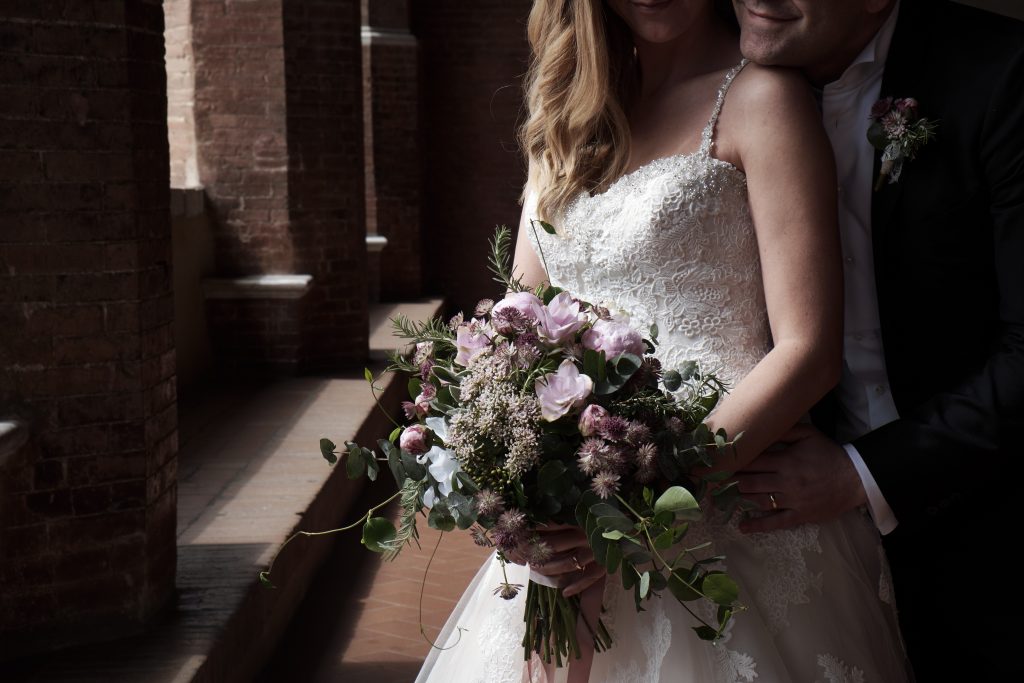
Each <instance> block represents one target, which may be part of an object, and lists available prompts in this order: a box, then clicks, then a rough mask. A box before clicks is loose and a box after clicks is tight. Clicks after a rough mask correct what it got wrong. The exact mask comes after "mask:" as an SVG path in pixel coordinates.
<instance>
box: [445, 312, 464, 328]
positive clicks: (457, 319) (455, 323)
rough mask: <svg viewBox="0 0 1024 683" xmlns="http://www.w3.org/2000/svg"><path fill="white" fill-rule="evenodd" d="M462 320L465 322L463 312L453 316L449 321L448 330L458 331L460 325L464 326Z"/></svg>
mask: <svg viewBox="0 0 1024 683" xmlns="http://www.w3.org/2000/svg"><path fill="white" fill-rule="evenodd" d="M462 320H463V317H462V311H459V312H458V313H456V314H455V315H453V316H452V318H451V320H449V321H448V329H449V330H456V329H458V327H459V325H461V324H462Z"/></svg>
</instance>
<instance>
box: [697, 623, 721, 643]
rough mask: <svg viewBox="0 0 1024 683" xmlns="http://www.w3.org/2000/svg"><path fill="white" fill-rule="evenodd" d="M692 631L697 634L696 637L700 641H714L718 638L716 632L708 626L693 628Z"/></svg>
mask: <svg viewBox="0 0 1024 683" xmlns="http://www.w3.org/2000/svg"><path fill="white" fill-rule="evenodd" d="M693 630H694V631H696V632H697V637H698V638H700V639H701V640H707V641H714V640H715V639H717V638H718V631H716V630H715V629H713V628H711V627H710V626H694V627H693Z"/></svg>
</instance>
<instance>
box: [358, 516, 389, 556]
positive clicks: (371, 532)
mask: <svg viewBox="0 0 1024 683" xmlns="http://www.w3.org/2000/svg"><path fill="white" fill-rule="evenodd" d="M395 534H396V532H395V526H394V525H393V524H392V523H391V522H390V520H387V519H385V518H383V517H369V518H367V520H366V523H365V524H364V525H363V540H362V543H363V545H365V546H366V548H367V550H372V551H373V552H375V553H383V552H387V551H388V550H389V545H388V544H390V543H391V542H392V541H394V539H395Z"/></svg>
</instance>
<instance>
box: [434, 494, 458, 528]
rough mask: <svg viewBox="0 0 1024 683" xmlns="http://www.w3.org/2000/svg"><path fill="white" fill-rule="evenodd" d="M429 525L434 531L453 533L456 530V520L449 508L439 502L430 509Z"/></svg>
mask: <svg viewBox="0 0 1024 683" xmlns="http://www.w3.org/2000/svg"><path fill="white" fill-rule="evenodd" d="M427 524H428V525H429V526H430V528H432V529H437V530H439V531H451V530H452V529H454V528H455V518H454V517H452V515H451V513H450V512H448V508H447V506H445V504H444V503H443V502H441V501H437V502H435V503H434V507H432V508H430V514H429V515H427Z"/></svg>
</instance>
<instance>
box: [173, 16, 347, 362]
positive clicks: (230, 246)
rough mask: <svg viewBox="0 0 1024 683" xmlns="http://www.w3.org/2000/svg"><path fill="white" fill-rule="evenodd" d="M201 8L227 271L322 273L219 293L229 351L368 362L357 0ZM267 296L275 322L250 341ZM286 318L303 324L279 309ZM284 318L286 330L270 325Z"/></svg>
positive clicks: (202, 101) (198, 109) (200, 134)
mask: <svg viewBox="0 0 1024 683" xmlns="http://www.w3.org/2000/svg"><path fill="white" fill-rule="evenodd" d="M192 21H193V27H192V39H193V40H192V48H193V56H194V60H195V70H196V71H195V125H196V139H197V142H198V151H199V174H200V183H201V184H202V185H203V187H204V188H205V191H206V195H207V199H208V206H209V209H210V211H211V216H210V218H211V229H212V232H213V235H214V244H215V257H216V263H217V271H218V272H217V276H218V277H237V276H246V275H257V274H309V275H312V276H313V278H314V279H313V287H312V289H311V290H310V292H309V293H308V294H307V295H306V296H305V297H304V298H303V299H302V300H301V301H299V300H295V301H293V302H292V303H291V304H286V303H283V302H280V301H277V302H271V301H265V302H264V304H263V305H255V304H253V303H252V302H251V301H245V302H242V301H235V302H233V301H231V300H227V299H225V300H220V301H218V302H216V303H215V304H211V306H210V308H209V309H208V313H209V315H210V325H211V329H212V330H213V333H214V335H215V339H214V346H215V348H217V349H219V350H220V351H221V357H222V359H223V360H224V361H226V362H241V363H270V364H277V365H291V366H299V367H302V368H305V369H316V368H335V367H341V366H345V365H348V364H354V363H361V362H363V360H365V358H366V353H367V351H366V348H367V307H366V282H365V242H364V235H365V226H364V215H363V178H362V174H363V169H362V114H361V106H360V101H361V94H360V93H361V86H360V68H361V66H360V49H359V5H358V2H357V0H294V1H289V2H285V1H284V0H248V1H246V2H229V3H225V2H223V0H192ZM269 309H273V310H274V311H276V313H275V314H274V315H275V320H276V321H277V322H275V323H274V324H272V325H269V326H266V325H264V329H266V330H267V332H268V334H269V335H270V336H267V337H265V339H266V343H265V344H263V345H262V347H260V346H254V345H253V344H252V343H251V342H253V341H254V339H253V338H251V337H247V334H248V333H247V332H246V330H251V329H255V328H257V327H259V326H260V325H261V324H263V322H265V321H261V320H258V319H252V316H254V315H260V314H261V313H260V311H263V310H269ZM284 309H287V310H284ZM288 319H293V320H294V321H295V326H294V328H290V327H288V325H287V324H285V323H284V322H282V321H286V320H288ZM278 323H281V324H278ZM285 328H287V335H288V336H287V337H281V338H274V337H273V332H274V330H278V329H281V330H284V329H285ZM294 336H297V342H296V340H295V339H294V338H292V337H294ZM236 340H237V341H247V344H246V345H245V346H241V347H240V346H237V345H236V344H235V341H236ZM250 351H253V352H250ZM278 351H281V353H278Z"/></svg>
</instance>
